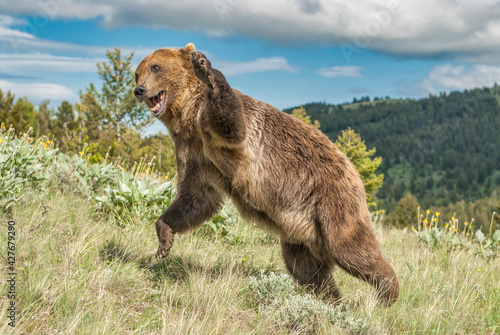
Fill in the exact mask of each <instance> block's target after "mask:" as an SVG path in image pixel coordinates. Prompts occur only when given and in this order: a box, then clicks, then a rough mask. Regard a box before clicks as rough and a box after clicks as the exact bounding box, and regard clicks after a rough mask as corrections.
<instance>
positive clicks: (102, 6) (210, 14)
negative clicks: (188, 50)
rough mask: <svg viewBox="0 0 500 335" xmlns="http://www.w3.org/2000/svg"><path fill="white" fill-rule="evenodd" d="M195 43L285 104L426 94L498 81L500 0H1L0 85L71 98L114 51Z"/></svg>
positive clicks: (232, 79)
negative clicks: (107, 54)
mask: <svg viewBox="0 0 500 335" xmlns="http://www.w3.org/2000/svg"><path fill="white" fill-rule="evenodd" d="M189 42H192V43H194V44H195V46H196V49H197V50H199V51H201V52H203V53H204V54H205V55H207V57H208V58H209V59H210V60H211V62H212V66H213V67H215V68H217V69H219V70H221V71H222V73H223V74H224V75H225V76H226V78H227V80H228V82H229V83H230V85H231V86H232V87H234V88H237V89H239V90H240V91H242V92H243V93H245V94H247V95H250V96H253V97H254V98H257V99H259V100H262V101H265V102H268V103H270V104H272V105H273V106H275V107H277V108H279V109H283V108H287V107H292V106H298V105H301V104H305V103H308V102H327V103H334V104H338V103H343V102H348V101H352V100H353V98H354V97H358V98H359V97H362V96H370V97H371V98H374V97H381V96H382V97H385V96H390V97H392V98H420V97H425V96H428V95H429V94H438V93H439V92H443V91H444V92H450V91H456V90H464V89H469V88H475V87H488V86H493V85H494V83H495V82H497V83H500V56H499V55H500V0H478V1H471V0H466V1H464V0H418V1H417V0H404V1H403V0H387V1H385V0H371V1H369V0H358V1H349V0H288V1H285V0H274V1H264V0H182V1H162V0H134V1H131V0H109V1H103V0H85V1H82V0H23V1H12V0H0V90H2V91H9V90H10V91H11V92H12V93H14V94H15V95H16V97H27V98H28V99H29V100H30V101H32V102H34V103H35V104H38V103H40V102H41V101H43V100H45V99H50V101H51V104H52V105H53V106H56V105H58V104H60V103H61V102H62V101H63V100H67V101H69V102H71V103H74V102H77V101H78V99H79V95H80V92H81V91H83V90H84V89H85V88H86V87H88V86H89V84H90V83H94V84H95V85H96V86H97V87H98V88H99V87H100V86H101V82H100V80H99V77H98V75H97V66H96V64H97V63H99V62H104V61H106V56H105V53H106V50H109V49H113V48H114V47H118V48H120V49H121V50H122V53H124V54H125V55H128V54H130V53H131V52H134V58H133V66H134V67H135V66H137V64H139V62H140V61H141V60H142V59H143V58H144V57H145V56H147V55H148V54H150V53H151V52H153V51H154V50H156V49H159V48H164V47H175V48H178V47H184V46H185V45H186V44H187V43H189ZM152 129H153V130H156V129H159V125H158V124H155V125H154V126H153V128H152Z"/></svg>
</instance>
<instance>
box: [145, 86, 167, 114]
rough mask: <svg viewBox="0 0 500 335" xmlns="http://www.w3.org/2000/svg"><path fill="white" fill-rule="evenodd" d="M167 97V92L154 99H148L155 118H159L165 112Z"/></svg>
mask: <svg viewBox="0 0 500 335" xmlns="http://www.w3.org/2000/svg"><path fill="white" fill-rule="evenodd" d="M166 96H167V94H166V92H165V91H161V92H160V93H158V94H157V95H155V96H154V97H152V98H148V100H149V102H150V103H151V106H152V107H149V109H150V110H151V112H152V113H153V115H154V116H156V117H158V116H160V114H161V113H163V111H164V110H165V97H166Z"/></svg>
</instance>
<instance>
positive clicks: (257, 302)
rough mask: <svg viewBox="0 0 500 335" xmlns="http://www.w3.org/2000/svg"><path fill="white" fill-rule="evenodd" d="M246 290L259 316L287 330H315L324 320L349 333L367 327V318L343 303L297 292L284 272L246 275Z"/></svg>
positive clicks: (304, 331) (310, 331)
mask: <svg viewBox="0 0 500 335" xmlns="http://www.w3.org/2000/svg"><path fill="white" fill-rule="evenodd" d="M247 292H248V296H249V297H250V299H251V304H252V305H254V306H257V307H258V308H259V310H260V315H261V316H262V317H264V318H267V319H270V320H272V321H273V322H274V323H275V324H276V325H278V326H281V327H283V326H284V327H286V328H288V329H290V330H291V331H298V332H301V333H315V332H316V330H317V329H318V327H319V325H320V324H322V323H324V322H327V323H330V324H331V325H334V326H337V327H339V328H341V329H342V331H343V332H348V333H353V334H363V333H366V332H367V331H368V329H369V327H370V323H369V322H368V321H366V320H364V319H360V318H356V317H354V316H353V315H352V312H351V309H350V308H349V306H347V305H344V304H340V305H332V304H329V303H326V302H323V301H321V300H318V299H317V298H316V297H314V296H312V295H311V294H306V293H304V294H298V293H297V292H296V290H295V284H294V282H293V280H292V278H290V276H288V275H286V274H276V273H274V272H270V273H268V274H265V273H264V272H261V273H260V275H259V276H257V277H252V278H251V279H250V281H249V283H248V285H247Z"/></svg>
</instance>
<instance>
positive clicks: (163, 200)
mask: <svg viewBox="0 0 500 335" xmlns="http://www.w3.org/2000/svg"><path fill="white" fill-rule="evenodd" d="M174 195H175V191H174V187H173V184H172V182H171V181H166V182H164V183H162V184H160V185H157V183H155V182H153V181H152V180H151V179H149V178H140V179H139V178H136V177H135V176H134V175H132V174H129V173H124V174H123V176H122V178H121V179H119V180H118V183H117V185H116V186H108V187H105V188H104V189H103V190H102V194H100V195H92V198H93V199H94V200H95V202H96V209H98V210H99V211H102V212H104V213H112V214H114V215H115V216H117V217H121V216H123V215H126V214H129V213H133V214H137V215H140V216H143V215H146V216H147V217H148V218H154V217H158V216H159V215H161V214H162V213H163V211H164V210H165V209H166V207H168V205H170V203H171V202H172V200H173V197H174Z"/></svg>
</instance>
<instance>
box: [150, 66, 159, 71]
mask: <svg viewBox="0 0 500 335" xmlns="http://www.w3.org/2000/svg"><path fill="white" fill-rule="evenodd" d="M151 71H153V72H158V71H160V65H157V64H155V65H151Z"/></svg>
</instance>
